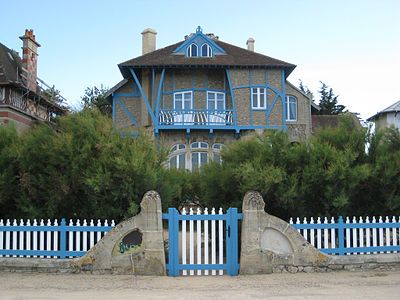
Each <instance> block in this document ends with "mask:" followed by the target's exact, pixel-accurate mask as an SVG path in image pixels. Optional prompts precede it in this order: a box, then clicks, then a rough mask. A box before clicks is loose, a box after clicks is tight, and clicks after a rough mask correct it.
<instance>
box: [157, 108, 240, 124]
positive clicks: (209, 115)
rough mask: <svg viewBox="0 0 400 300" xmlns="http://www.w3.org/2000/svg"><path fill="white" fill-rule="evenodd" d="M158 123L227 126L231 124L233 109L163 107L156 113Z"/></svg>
mask: <svg viewBox="0 0 400 300" xmlns="http://www.w3.org/2000/svg"><path fill="white" fill-rule="evenodd" d="M158 123H159V125H186V126H191V125H193V126H194V125H196V126H199V125H200V126H201V125H204V126H228V125H233V110H232V109H221V110H207V109H184V110H176V109H168V110H166V109H163V110H161V111H160V112H159V114H158Z"/></svg>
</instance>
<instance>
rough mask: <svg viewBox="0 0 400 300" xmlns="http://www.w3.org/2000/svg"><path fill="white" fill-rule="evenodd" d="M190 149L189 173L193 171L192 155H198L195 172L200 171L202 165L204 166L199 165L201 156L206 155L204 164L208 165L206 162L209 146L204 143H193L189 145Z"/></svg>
mask: <svg viewBox="0 0 400 300" xmlns="http://www.w3.org/2000/svg"><path fill="white" fill-rule="evenodd" d="M190 149H191V152H190V170H191V171H194V169H193V155H194V154H198V156H197V166H198V168H197V169H196V170H198V169H200V168H201V167H202V166H203V165H204V164H202V163H201V155H202V154H205V155H206V163H205V164H207V163H208V160H209V155H208V149H209V146H208V143H206V142H193V143H192V144H191V145H190Z"/></svg>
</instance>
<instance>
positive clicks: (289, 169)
mask: <svg viewBox="0 0 400 300" xmlns="http://www.w3.org/2000/svg"><path fill="white" fill-rule="evenodd" d="M366 145H368V149H367V151H366ZM167 157H168V153H167V151H166V150H165V149H164V148H163V147H162V145H158V143H155V142H154V140H153V138H152V137H150V136H148V135H146V134H145V133H140V135H139V136H138V137H135V138H131V137H130V136H127V135H121V134H119V133H116V132H114V131H113V129H112V124H111V120H110V118H108V117H106V116H104V115H102V114H101V113H100V112H98V111H96V110H84V111H82V112H79V113H72V114H70V115H68V116H64V117H61V118H60V119H59V122H58V125H57V128H56V130H54V129H53V128H50V127H49V126H48V125H45V124H41V125H38V126H36V127H35V128H32V129H30V130H28V131H26V132H25V133H24V134H22V135H18V134H17V133H16V131H15V129H13V128H12V127H7V126H0V218H22V217H23V218H34V217H36V218H60V217H66V218H114V219H116V220H121V219H122V218H126V217H129V216H132V215H134V214H136V213H137V212H138V211H139V203H140V201H141V199H142V197H143V195H144V193H145V192H146V191H148V190H151V189H153V190H157V191H158V192H159V193H160V195H161V199H162V204H163V209H164V210H166V209H167V208H168V207H178V206H179V204H180V203H182V202H183V201H186V200H193V199H196V200H199V202H200V203H201V204H203V205H204V206H208V207H223V208H227V207H230V206H233V207H238V208H241V205H242V199H243V196H244V194H245V193H246V192H247V191H248V190H257V191H259V192H261V194H262V195H263V196H264V199H265V201H266V210H267V211H268V212H269V213H271V214H274V215H277V216H279V217H281V218H284V219H287V218H288V217H290V216H299V217H303V216H327V217H328V216H337V215H339V214H342V215H374V214H375V215H376V214H380V215H381V214H382V215H383V214H386V215H391V214H394V215H398V214H400V133H399V131H398V130H395V129H388V130H386V131H384V132H381V133H378V134H376V135H374V134H371V132H369V131H368V130H366V129H363V128H361V129H359V128H354V126H353V124H352V120H351V118H346V117H344V118H341V123H340V125H339V126H338V127H337V128H327V129H323V130H321V131H319V132H318V133H316V135H315V136H314V137H313V138H311V140H309V141H308V142H307V143H296V144H292V143H291V142H290V141H289V140H288V137H287V135H286V134H285V133H284V132H280V131H269V132H267V133H265V134H264V135H260V136H254V137H252V138H246V139H243V140H240V141H237V142H235V143H232V144H231V145H229V146H227V147H226V148H225V149H223V150H222V159H223V162H222V163H221V164H218V163H215V162H210V163H209V164H207V165H205V166H204V167H203V168H201V169H200V171H198V172H193V173H190V172H187V171H180V170H168V169H166V168H165V162H166V159H167Z"/></svg>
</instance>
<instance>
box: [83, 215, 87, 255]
mask: <svg viewBox="0 0 400 300" xmlns="http://www.w3.org/2000/svg"><path fill="white" fill-rule="evenodd" d="M82 225H83V226H84V227H86V226H87V222H86V219H83V224H82ZM87 237H88V232H87V231H84V232H82V250H83V251H87V250H88V244H87Z"/></svg>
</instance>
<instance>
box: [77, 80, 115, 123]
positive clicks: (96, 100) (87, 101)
mask: <svg viewBox="0 0 400 300" xmlns="http://www.w3.org/2000/svg"><path fill="white" fill-rule="evenodd" d="M107 91H108V89H107V88H105V87H103V85H101V86H100V88H98V87H96V86H93V87H87V88H86V89H85V94H84V95H83V96H82V97H81V98H82V104H83V109H89V110H98V111H99V112H100V113H102V114H103V115H105V116H107V117H111V114H112V104H111V101H110V100H109V99H107V98H106V96H105V95H106V93H107Z"/></svg>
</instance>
